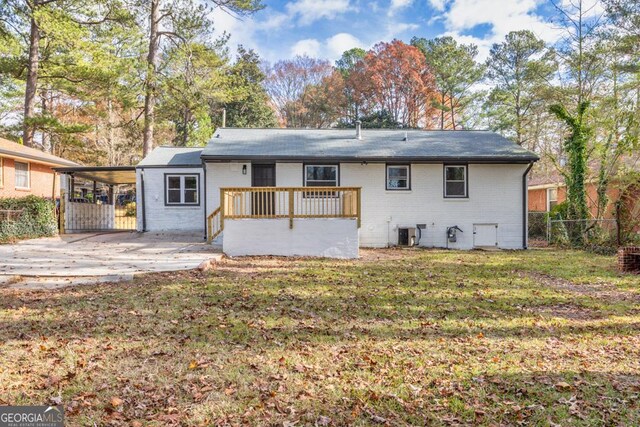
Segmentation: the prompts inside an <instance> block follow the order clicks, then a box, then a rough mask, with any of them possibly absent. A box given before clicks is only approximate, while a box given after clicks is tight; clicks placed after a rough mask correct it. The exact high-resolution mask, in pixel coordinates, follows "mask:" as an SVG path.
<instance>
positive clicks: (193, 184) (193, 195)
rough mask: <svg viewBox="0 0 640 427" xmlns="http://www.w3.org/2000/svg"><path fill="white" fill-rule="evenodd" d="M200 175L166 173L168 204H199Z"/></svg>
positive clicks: (166, 199)
mask: <svg viewBox="0 0 640 427" xmlns="http://www.w3.org/2000/svg"><path fill="white" fill-rule="evenodd" d="M199 184H200V176H199V175H171V174H166V175H165V189H166V191H165V204H166V205H198V204H200V200H199V198H198V193H199Z"/></svg>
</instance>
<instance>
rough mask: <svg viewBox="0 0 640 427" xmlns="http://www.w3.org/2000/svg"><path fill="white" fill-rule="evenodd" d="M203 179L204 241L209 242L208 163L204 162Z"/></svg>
mask: <svg viewBox="0 0 640 427" xmlns="http://www.w3.org/2000/svg"><path fill="white" fill-rule="evenodd" d="M202 179H203V180H204V192H203V194H204V200H203V202H202V203H203V204H204V215H203V216H204V240H207V238H208V237H209V236H207V233H208V232H207V163H206V162H205V161H204V160H202Z"/></svg>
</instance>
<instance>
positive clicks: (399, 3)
mask: <svg viewBox="0 0 640 427" xmlns="http://www.w3.org/2000/svg"><path fill="white" fill-rule="evenodd" d="M411 3H413V0H391V4H390V5H389V7H390V8H391V9H392V10H393V9H403V8H405V7H407V6H410V5H411Z"/></svg>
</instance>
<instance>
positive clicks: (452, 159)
mask: <svg viewBox="0 0 640 427" xmlns="http://www.w3.org/2000/svg"><path fill="white" fill-rule="evenodd" d="M201 159H202V160H204V161H206V162H234V161H237V162H247V161H270V162H296V163H300V162H312V161H322V162H336V163H338V162H343V163H360V162H380V163H387V162H391V161H392V162H412V163H443V162H445V163H456V162H460V163H486V164H529V163H531V162H535V161H538V160H540V159H539V158H538V157H531V156H527V157H471V156H469V157H465V156H449V157H447V156H442V157H409V156H406V157H403V156H396V157H394V156H376V157H346V156H343V157H340V156H265V155H219V156H208V155H202V156H201Z"/></svg>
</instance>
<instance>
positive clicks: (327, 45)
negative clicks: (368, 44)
mask: <svg viewBox="0 0 640 427" xmlns="http://www.w3.org/2000/svg"><path fill="white" fill-rule="evenodd" d="M354 47H362V48H364V47H365V44H363V43H362V42H361V41H360V40H359V39H358V38H357V37H355V36H353V35H352V34H349V33H338V34H334V35H333V36H331V37H329V38H327V39H325V40H323V41H320V40H318V39H313V38H312V39H303V40H298V41H297V42H296V43H295V44H294V45H293V46H292V47H291V56H295V55H307V56H311V57H315V58H326V59H329V60H331V61H333V60H336V59H338V58H340V56H342V54H343V53H344V51H345V50H349V49H351V48H354Z"/></svg>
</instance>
